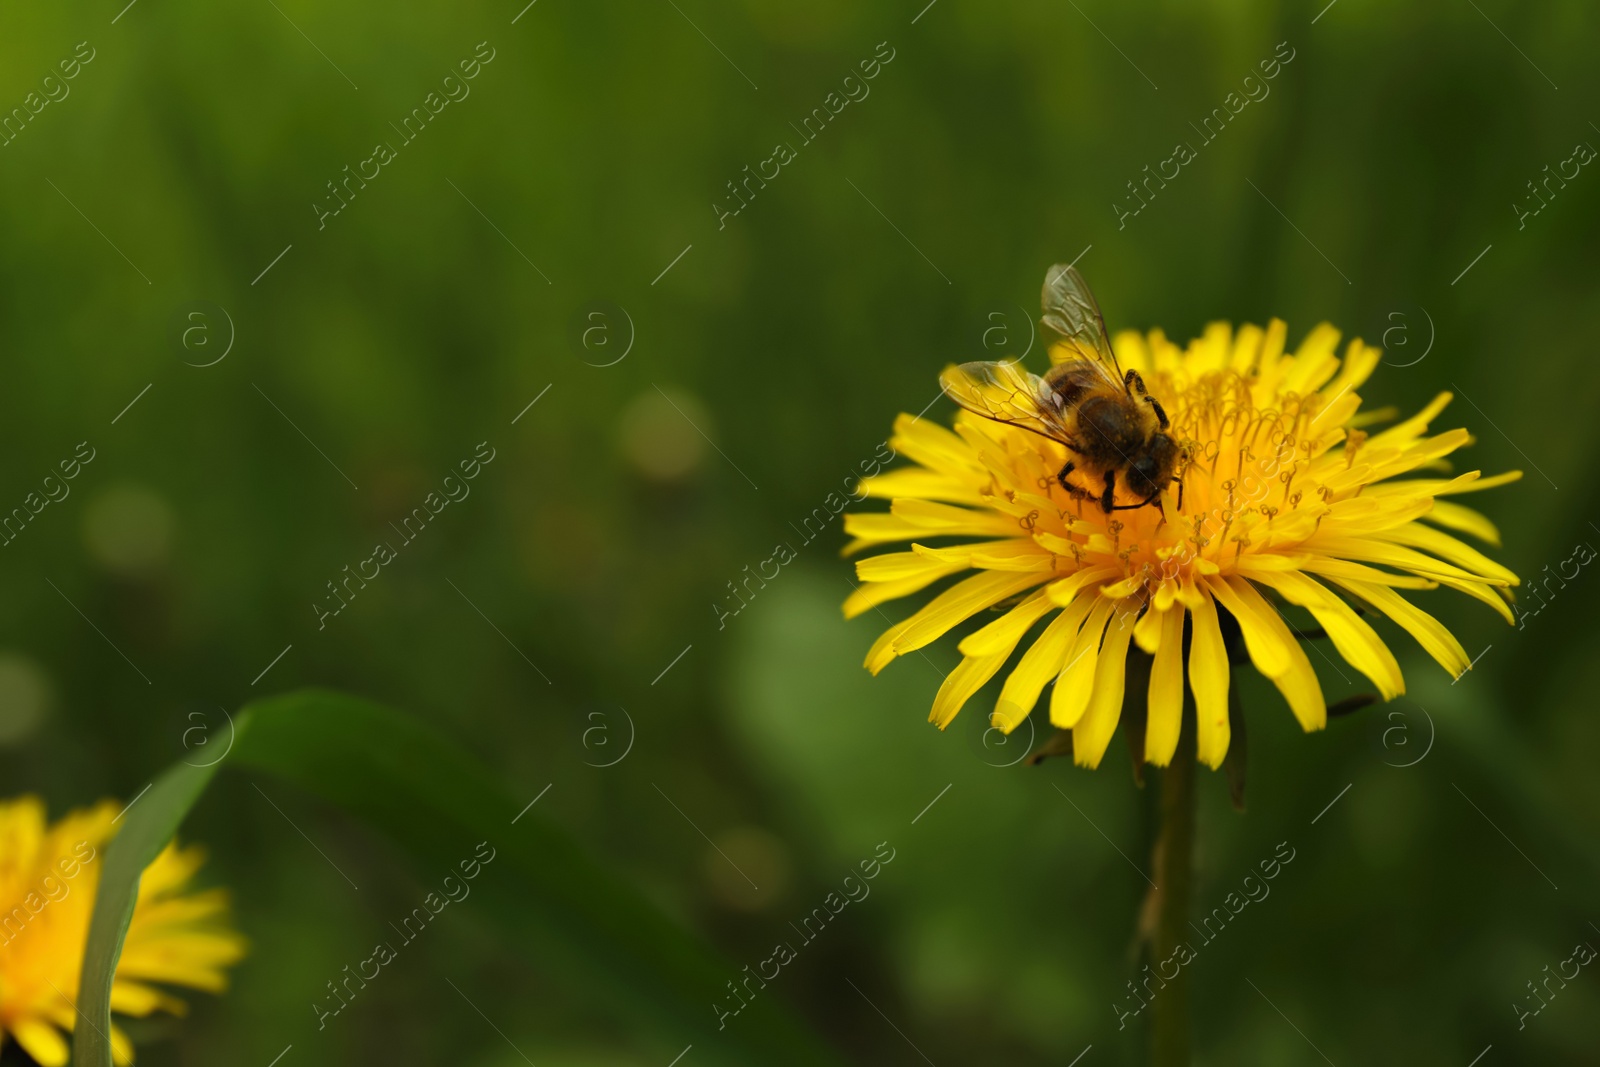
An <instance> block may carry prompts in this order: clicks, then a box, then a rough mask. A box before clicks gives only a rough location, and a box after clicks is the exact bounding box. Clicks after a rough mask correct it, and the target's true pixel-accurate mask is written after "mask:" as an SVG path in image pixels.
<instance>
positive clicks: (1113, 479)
mask: <svg viewBox="0 0 1600 1067" xmlns="http://www.w3.org/2000/svg"><path fill="white" fill-rule="evenodd" d="M1129 373H1130V374H1131V373H1133V372H1132V371H1129ZM1100 510H1101V511H1104V512H1105V513H1106V514H1107V515H1109V514H1111V513H1112V512H1113V511H1115V510H1117V472H1116V471H1114V470H1112V471H1106V491H1105V492H1104V493H1101V494H1100Z"/></svg>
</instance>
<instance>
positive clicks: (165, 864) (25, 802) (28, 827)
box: [0, 796, 245, 1067]
mask: <svg viewBox="0 0 1600 1067" xmlns="http://www.w3.org/2000/svg"><path fill="white" fill-rule="evenodd" d="M117 811H118V806H117V805H116V804H114V803H113V802H111V801H109V800H107V801H102V802H101V803H99V804H98V805H96V806H95V807H93V808H87V809H82V810H78V811H74V812H71V813H70V814H68V815H67V816H66V817H65V818H63V819H61V820H59V821H58V822H56V823H55V824H54V825H53V826H47V825H46V822H45V807H44V803H43V802H42V801H41V800H40V799H39V798H38V797H34V796H25V797H20V798H18V799H16V800H11V801H5V802H0V1043H3V1042H4V1040H5V1039H6V1038H7V1037H10V1038H13V1039H15V1041H16V1042H17V1044H19V1045H21V1046H22V1048H23V1050H24V1051H25V1052H27V1053H28V1055H30V1056H32V1057H33V1058H34V1059H35V1060H36V1061H38V1062H39V1063H40V1064H43V1065H44V1067H59V1065H61V1064H65V1063H66V1062H67V1059H68V1057H69V1051H68V1045H67V1039H66V1038H65V1037H64V1036H63V1034H62V1032H63V1031H65V1032H66V1033H68V1034H70V1033H71V1032H72V1029H73V1026H74V1025H75V1024H76V1023H77V1021H78V1018H79V1016H78V1012H77V1009H76V1007H75V1005H76V1004H77V1001H78V970H79V966H80V964H81V962H82V959H83V948H84V942H85V941H86V940H87V939H88V936H89V919H90V915H91V914H92V912H93V911H94V898H95V890H96V888H97V887H98V885H99V881H100V864H101V862H102V858H103V857H102V853H103V851H104V848H105V845H106V842H108V841H109V840H110V839H111V837H112V836H113V835H114V834H115V833H116V830H117V828H116V826H115V825H114V823H113V820H114V819H115V818H116V817H117ZM204 859H205V857H204V854H203V853H202V852H201V850H200V849H198V848H195V847H193V846H190V847H187V848H179V847H178V846H177V844H176V843H175V842H174V843H170V844H168V845H167V847H166V848H165V849H164V850H162V852H161V854H160V855H159V856H157V857H156V859H155V861H154V862H153V863H151V864H150V866H148V867H146V868H145V871H144V875H143V877H142V878H141V880H140V883H139V900H138V902H137V904H136V905H135V906H134V912H133V922H132V924H131V925H130V926H129V927H128V936H127V940H126V942H125V943H124V945H123V949H122V958H121V960H120V961H119V962H118V964H117V973H116V978H115V980H114V982H113V984H112V987H111V1010H112V1011H114V1012H119V1013H121V1014H123V1015H149V1014H150V1013H151V1012H154V1011H158V1010H160V1011H167V1012H171V1013H172V1014H174V1015H181V1014H182V1013H183V1012H184V1010H185V1005H184V1002H183V1001H181V1000H178V999H176V998H174V997H172V996H170V995H168V994H167V993H165V992H163V991H162V990H161V989H160V988H158V986H157V984H155V983H159V984H161V985H177V986H188V987H190V988H191V989H203V990H205V991H207V992H211V993H216V992H220V991H221V990H222V989H223V988H224V987H225V986H226V985H227V978H226V975H225V974H224V968H226V967H228V966H229V965H230V964H233V963H236V962H237V961H238V960H239V959H240V958H242V957H243V955H244V951H245V942H244V938H243V937H241V936H240V935H239V934H237V933H235V932H234V931H233V930H231V929H229V927H228V926H227V915H228V897H227V892H226V891H225V890H222V889H208V890H202V891H200V892H188V891H186V889H187V886H188V884H189V881H190V880H191V879H192V878H193V877H194V874H195V872H196V871H198V870H199V869H200V865H201V863H203V862H204ZM111 1043H112V1052H113V1055H114V1057H115V1059H116V1062H117V1063H119V1064H122V1063H131V1062H132V1061H133V1046H132V1044H131V1043H130V1042H129V1041H128V1039H127V1037H126V1036H125V1035H124V1034H123V1033H122V1032H121V1031H120V1030H118V1029H117V1028H116V1027H112V1031H111Z"/></svg>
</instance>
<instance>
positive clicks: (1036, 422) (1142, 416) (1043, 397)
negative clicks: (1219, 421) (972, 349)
mask: <svg viewBox="0 0 1600 1067" xmlns="http://www.w3.org/2000/svg"><path fill="white" fill-rule="evenodd" d="M1041 302H1042V303H1043V305H1044V317H1043V318H1041V319H1040V320H1039V321H1040V324H1041V325H1043V326H1044V327H1045V329H1046V330H1047V331H1049V332H1050V333H1052V334H1054V335H1056V336H1057V337H1059V339H1060V343H1059V346H1058V347H1059V349H1064V351H1053V352H1052V359H1053V360H1054V365H1053V366H1052V367H1051V368H1050V369H1049V370H1048V371H1046V372H1045V374H1044V377H1042V378H1041V377H1040V376H1039V375H1037V374H1030V373H1029V372H1027V371H1025V370H1022V369H1020V368H1019V367H1018V366H1017V362H1018V361H1015V360H1012V361H1001V362H978V363H963V364H961V365H960V366H958V367H949V368H947V369H946V370H945V372H944V373H943V374H941V375H940V376H939V384H940V385H941V386H942V387H943V389H944V391H945V393H946V394H947V395H949V397H950V398H951V399H952V400H954V401H955V402H956V403H957V404H960V405H961V406H962V407H963V408H965V409H967V410H968V411H970V412H972V413H973V414H974V415H981V416H983V417H984V418H986V419H993V420H994V421H995V422H1002V423H1005V424H1007V425H1010V426H1019V427H1021V428H1022V429H1024V430H1030V431H1032V432H1033V433H1036V434H1038V435H1039V436H1041V437H1047V438H1049V439H1050V440H1052V441H1055V442H1057V443H1059V444H1061V445H1062V446H1064V447H1065V448H1066V449H1067V453H1068V458H1067V461H1066V463H1065V464H1063V465H1062V467H1061V470H1060V471H1059V472H1058V473H1057V474H1056V481H1057V482H1058V483H1060V485H1061V488H1062V489H1064V490H1066V492H1067V493H1068V494H1069V495H1070V496H1072V497H1074V498H1076V499H1079V500H1092V501H1096V502H1098V503H1099V505H1100V508H1101V510H1103V511H1105V512H1107V513H1108V514H1109V513H1110V512H1113V511H1132V510H1135V509H1137V508H1142V507H1145V506H1152V507H1156V508H1157V509H1159V508H1160V505H1159V504H1158V503H1157V502H1156V501H1157V498H1158V497H1159V496H1160V495H1161V492H1162V490H1163V489H1165V488H1166V487H1167V486H1168V485H1170V484H1172V483H1173V482H1177V483H1178V507H1180V508H1181V507H1183V480H1182V476H1181V471H1182V468H1183V466H1184V465H1185V464H1186V462H1187V460H1188V456H1189V449H1188V447H1187V446H1186V445H1184V444H1182V443H1180V442H1179V441H1178V440H1177V439H1175V438H1174V437H1173V436H1172V435H1171V434H1170V433H1168V432H1167V431H1168V429H1169V428H1170V427H1171V425H1172V424H1171V422H1170V420H1168V418H1167V413H1166V411H1165V410H1163V409H1162V407H1161V401H1159V400H1157V399H1156V398H1155V397H1153V396H1151V395H1150V391H1149V390H1148V389H1146V388H1145V384H1144V379H1143V378H1142V377H1140V375H1139V372H1138V371H1136V370H1130V371H1128V372H1127V373H1123V370H1122V366H1121V364H1119V363H1118V362H1117V355H1116V353H1115V352H1113V351H1112V350H1111V341H1110V340H1109V339H1108V338H1107V337H1106V323H1105V319H1104V318H1103V317H1102V316H1101V314H1100V306H1099V305H1098V304H1096V303H1095V299H1094V294H1093V293H1091V292H1090V291H1089V285H1088V283H1087V282H1085V281H1084V280H1083V275H1082V274H1079V273H1078V270H1077V268H1076V267H1073V266H1071V265H1070V264H1066V263H1057V264H1056V265H1055V266H1053V267H1051V268H1050V269H1049V271H1047V272H1046V273H1045V278H1044V291H1043V293H1042V294H1041ZM1070 475H1076V476H1077V477H1078V478H1081V479H1086V480H1087V481H1088V482H1089V485H1090V486H1091V487H1089V488H1086V487H1085V486H1083V485H1080V484H1078V483H1077V481H1068V480H1067V479H1068V476H1070ZM1119 476H1120V481H1121V485H1120V488H1121V489H1122V490H1124V491H1125V493H1126V495H1128V496H1130V497H1132V498H1133V499H1134V500H1136V501H1137V503H1127V504H1119V503H1117V492H1118V489H1119V485H1118V480H1119Z"/></svg>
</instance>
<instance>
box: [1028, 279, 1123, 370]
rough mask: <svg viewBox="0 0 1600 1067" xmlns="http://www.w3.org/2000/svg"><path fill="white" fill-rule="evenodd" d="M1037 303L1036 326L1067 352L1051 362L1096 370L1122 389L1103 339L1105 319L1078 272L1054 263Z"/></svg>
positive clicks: (1108, 345)
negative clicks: (1079, 363)
mask: <svg viewBox="0 0 1600 1067" xmlns="http://www.w3.org/2000/svg"><path fill="white" fill-rule="evenodd" d="M1039 300H1040V303H1041V304H1043V305H1044V317H1043V318H1041V319H1040V320H1039V322H1040V324H1041V325H1043V326H1044V327H1045V328H1046V329H1048V330H1050V331H1051V332H1052V333H1055V334H1057V335H1058V336H1059V337H1060V339H1061V343H1062V344H1063V346H1064V347H1065V348H1066V349H1067V351H1066V353H1065V354H1063V355H1061V356H1059V357H1058V356H1056V355H1054V354H1052V355H1051V359H1052V360H1053V361H1054V362H1056V363H1066V362H1069V361H1079V360H1081V361H1083V362H1084V363H1088V364H1090V365H1091V366H1093V367H1094V368H1096V369H1097V370H1098V371H1099V372H1100V374H1101V375H1102V376H1103V377H1104V378H1105V380H1106V382H1107V383H1108V384H1110V385H1113V386H1115V387H1116V388H1118V389H1122V388H1124V386H1123V383H1122V365H1121V364H1120V363H1118V362H1117V354H1116V353H1115V352H1113V351H1112V350H1111V339H1110V338H1108V337H1107V336H1106V320H1105V317H1104V316H1103V315H1101V314H1100V305H1099V304H1097V303H1095V299H1094V294H1093V293H1091V292H1090V291H1089V283H1088V282H1086V281H1084V280H1083V275H1081V274H1079V273H1078V268H1076V267H1074V266H1072V265H1071V264H1070V263H1057V264H1056V265H1055V266H1053V267H1051V268H1050V269H1049V270H1048V271H1046V272H1045V276H1044V289H1043V291H1042V292H1041V293H1040V295H1039ZM1053 347H1054V346H1052V348H1053Z"/></svg>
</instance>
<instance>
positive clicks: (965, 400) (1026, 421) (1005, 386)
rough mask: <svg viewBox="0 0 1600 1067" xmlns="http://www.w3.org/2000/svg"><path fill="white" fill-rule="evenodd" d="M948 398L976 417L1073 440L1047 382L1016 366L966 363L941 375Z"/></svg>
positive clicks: (946, 369) (1059, 438)
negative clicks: (979, 416) (980, 416)
mask: <svg viewBox="0 0 1600 1067" xmlns="http://www.w3.org/2000/svg"><path fill="white" fill-rule="evenodd" d="M939 385H940V387H941V388H943V389H944V391H945V395H946V396H948V397H949V398H950V399H951V400H954V401H955V402H956V403H957V404H960V405H961V406H962V407H964V408H966V409H967V410H968V411H970V412H972V413H973V414H974V415H982V416H983V417H984V418H986V419H993V420H994V421H995V422H1003V423H1006V424H1008V425H1011V426H1020V427H1022V428H1023V429H1024V430H1031V431H1033V432H1034V433H1036V434H1039V435H1040V436H1041V437H1048V438H1050V439H1051V440H1052V441H1060V442H1061V443H1063V444H1065V443H1066V442H1067V441H1068V439H1069V438H1070V437H1071V429H1070V428H1069V427H1068V426H1067V425H1066V423H1065V421H1064V418H1063V415H1062V413H1061V412H1060V411H1059V410H1058V409H1057V407H1056V404H1055V403H1054V398H1055V394H1054V392H1052V390H1051V389H1050V387H1049V385H1047V384H1046V383H1045V380H1044V379H1043V378H1041V377H1039V376H1038V375H1037V374H1029V373H1028V372H1027V371H1025V370H1022V369H1020V368H1019V367H1018V366H1017V365H1016V363H1015V362H998V363H987V362H979V363H963V364H961V365H960V366H950V367H946V368H945V369H944V372H943V373H942V374H940V375H939Z"/></svg>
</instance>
